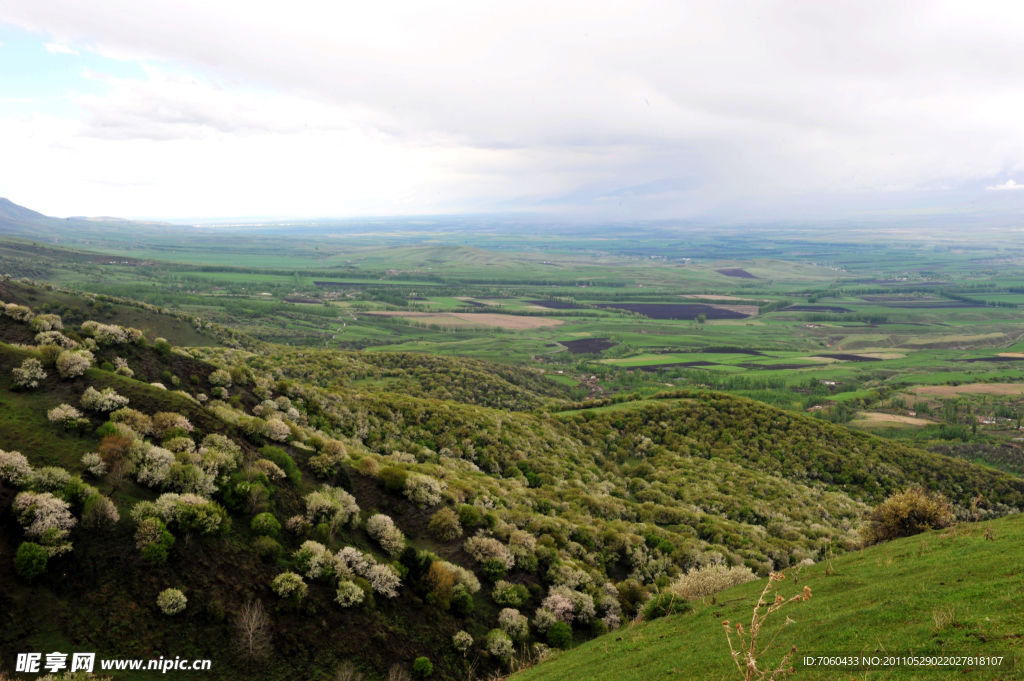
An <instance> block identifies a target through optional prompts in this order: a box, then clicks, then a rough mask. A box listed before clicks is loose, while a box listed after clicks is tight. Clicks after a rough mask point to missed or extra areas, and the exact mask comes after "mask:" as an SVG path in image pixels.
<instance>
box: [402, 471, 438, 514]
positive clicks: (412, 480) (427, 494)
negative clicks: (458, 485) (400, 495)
mask: <svg viewBox="0 0 1024 681" xmlns="http://www.w3.org/2000/svg"><path fill="white" fill-rule="evenodd" d="M442 489H443V488H442V486H441V481H440V480H438V479H437V478H435V477H432V476H430V475H420V474H419V473H413V474H411V475H410V476H409V477H408V478H406V480H405V492H404V494H405V496H407V497H408V498H409V501H411V502H413V503H414V504H418V505H421V506H436V505H437V504H439V503H441V491H442Z"/></svg>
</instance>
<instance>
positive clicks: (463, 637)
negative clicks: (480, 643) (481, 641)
mask: <svg viewBox="0 0 1024 681" xmlns="http://www.w3.org/2000/svg"><path fill="white" fill-rule="evenodd" d="M452 645H453V646H454V647H455V650H457V651H459V652H460V653H462V654H463V655H465V654H466V652H467V651H468V650H469V647H470V646H471V645H473V637H472V636H470V635H469V634H468V633H466V632H465V631H460V632H458V633H456V634H455V635H454V636H452Z"/></svg>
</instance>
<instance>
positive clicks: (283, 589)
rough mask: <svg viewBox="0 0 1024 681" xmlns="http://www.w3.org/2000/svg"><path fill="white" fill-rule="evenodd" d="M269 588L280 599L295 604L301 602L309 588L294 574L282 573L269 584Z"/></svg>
mask: <svg viewBox="0 0 1024 681" xmlns="http://www.w3.org/2000/svg"><path fill="white" fill-rule="evenodd" d="M270 588H271V589H272V590H273V591H274V593H276V594H277V595H278V596H280V597H281V598H288V599H291V600H293V601H295V602H296V603H298V602H299V601H301V600H302V599H303V598H305V597H306V594H307V593H309V587H308V586H306V583H305V582H304V581H302V577H301V576H299V575H297V574H295V573H294V572H282V573H281V574H279V575H278V576H277V577H274V581H272V582H271V583H270Z"/></svg>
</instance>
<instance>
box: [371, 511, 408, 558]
mask: <svg viewBox="0 0 1024 681" xmlns="http://www.w3.org/2000/svg"><path fill="white" fill-rule="evenodd" d="M366 531H367V533H369V535H370V536H371V537H373V538H374V539H375V540H377V543H378V544H380V545H381V548H383V549H384V550H385V551H387V552H388V553H389V554H391V556H397V555H398V554H399V553H401V552H402V549H404V548H405V535H404V534H402V531H401V530H399V529H398V528H397V527H395V523H394V521H393V520H391V518H390V517H388V516H386V515H384V514H383V513H377V514H376V515H373V516H371V517H370V519H369V520H367V521H366Z"/></svg>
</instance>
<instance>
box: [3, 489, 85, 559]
mask: <svg viewBox="0 0 1024 681" xmlns="http://www.w3.org/2000/svg"><path fill="white" fill-rule="evenodd" d="M11 508H12V510H13V511H14V516H15V517H16V518H17V519H18V522H19V523H21V525H22V526H23V527H24V528H25V534H26V535H27V536H29V537H32V538H34V539H37V540H38V541H39V544H40V545H41V546H43V547H44V548H45V549H46V553H47V554H48V555H49V556H50V557H51V558H52V557H53V556H57V555H60V554H62V553H66V552H68V551H70V550H71V543H70V542H67V541H65V540H66V538H67V536H68V534H69V533H70V531H71V528H73V527H74V526H75V525H76V524H77V523H78V521H77V520H75V518H74V516H72V515H71V510H70V504H68V502H66V501H64V500H63V499H58V498H57V497H55V496H53V495H52V494H50V493H49V492H44V493H42V494H37V493H35V492H22V493H20V494H19V495H18V496H16V497H14V504H13V505H12V507H11Z"/></svg>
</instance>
